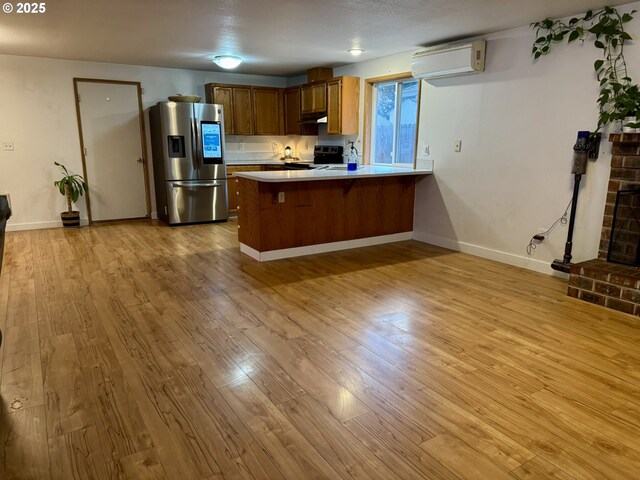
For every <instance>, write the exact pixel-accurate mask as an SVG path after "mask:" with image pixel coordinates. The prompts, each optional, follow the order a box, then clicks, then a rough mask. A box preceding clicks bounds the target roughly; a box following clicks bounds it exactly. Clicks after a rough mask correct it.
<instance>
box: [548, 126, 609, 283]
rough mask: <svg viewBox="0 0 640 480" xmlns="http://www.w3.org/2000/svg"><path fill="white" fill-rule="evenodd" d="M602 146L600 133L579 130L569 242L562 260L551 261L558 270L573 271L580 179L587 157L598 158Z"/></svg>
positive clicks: (575, 147) (572, 166) (574, 166)
mask: <svg viewBox="0 0 640 480" xmlns="http://www.w3.org/2000/svg"><path fill="white" fill-rule="evenodd" d="M599 147H600V134H599V133H591V132H588V131H584V130H581V131H579V132H578V139H577V140H576V144H575V145H574V146H573V163H572V165H571V173H572V174H573V196H572V197H571V214H570V215H569V230H568V231H567V243H565V245H564V256H563V257H562V260H559V259H555V260H554V261H553V262H551V268H553V269H554V270H557V271H558V272H564V273H569V272H570V271H571V250H572V248H573V226H574V224H575V221H576V210H577V208H578V193H579V191H580V180H582V175H584V174H585V173H587V159H588V158H593V159H597V158H598V150H599Z"/></svg>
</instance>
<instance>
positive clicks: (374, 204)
mask: <svg viewBox="0 0 640 480" xmlns="http://www.w3.org/2000/svg"><path fill="white" fill-rule="evenodd" d="M374 168H376V167H368V170H367V171H366V172H348V174H347V175H345V174H346V173H347V172H338V173H339V174H337V175H335V174H334V175H331V174H329V172H326V173H324V174H323V175H322V176H319V174H321V173H323V172H322V171H319V172H299V171H292V172H255V173H253V172H252V173H251V174H250V173H246V174H242V175H240V174H239V175H238V177H239V179H238V181H239V192H240V208H239V212H238V229H239V230H238V237H239V240H240V246H241V251H243V252H244V253H246V254H248V255H250V256H251V257H253V258H255V259H257V260H260V261H265V260H275V259H279V258H288V257H294V256H299V255H308V254H311V253H320V252H327V251H334V250H342V249H346V248H354V247H359V246H365V245H373V244H378V243H387V242H392V241H399V240H408V239H410V238H411V232H412V230H413V202H414V192H415V179H416V175H420V174H422V175H424V174H427V173H430V172H423V171H416V170H409V169H406V171H407V172H411V173H412V174H404V175H402V174H400V175H382V174H375V172H374V171H373V169H374ZM367 172H369V174H367ZM371 172H374V173H371Z"/></svg>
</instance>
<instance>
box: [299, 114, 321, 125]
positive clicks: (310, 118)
mask: <svg viewBox="0 0 640 480" xmlns="http://www.w3.org/2000/svg"><path fill="white" fill-rule="evenodd" d="M298 123H300V124H301V125H306V124H311V123H327V112H320V113H311V114H307V115H303V116H302V118H301V119H300V121H299V122H298Z"/></svg>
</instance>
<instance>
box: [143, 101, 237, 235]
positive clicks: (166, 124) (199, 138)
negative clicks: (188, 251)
mask: <svg viewBox="0 0 640 480" xmlns="http://www.w3.org/2000/svg"><path fill="white" fill-rule="evenodd" d="M149 120H150V130H151V146H152V149H153V173H154V180H155V187H156V206H157V210H158V218H160V219H161V220H164V221H165V222H167V223H168V224H169V225H180V224H184V223H196V222H213V221H219V220H227V219H228V218H229V207H228V203H227V170H226V164H225V160H224V151H225V142H224V115H223V110H222V105H215V104H205V103H187V102H158V104H157V105H155V106H153V107H151V108H150V109H149Z"/></svg>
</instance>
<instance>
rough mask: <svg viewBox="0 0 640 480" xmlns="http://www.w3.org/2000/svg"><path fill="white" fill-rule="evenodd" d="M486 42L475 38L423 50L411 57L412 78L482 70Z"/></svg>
mask: <svg viewBox="0 0 640 480" xmlns="http://www.w3.org/2000/svg"><path fill="white" fill-rule="evenodd" d="M486 43H487V42H485V41H484V40H477V41H475V42H469V43H460V44H456V45H439V46H436V47H431V48H429V49H427V50H423V51H422V52H418V53H416V54H414V55H413V57H411V73H412V75H413V76H414V78H423V79H425V80H430V79H434V78H444V77H453V76H456V75H467V74H470V73H479V72H482V71H484V53H485V47H486Z"/></svg>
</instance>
